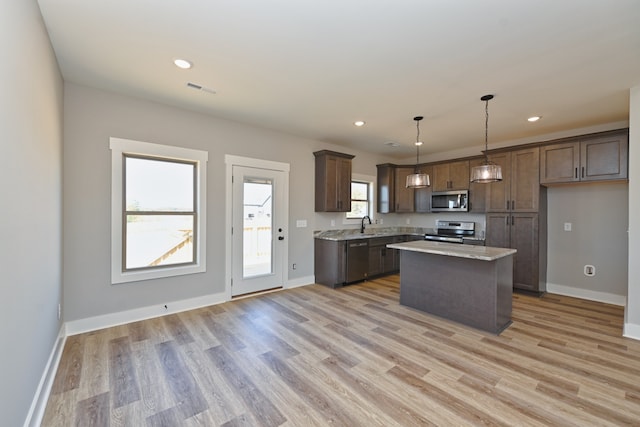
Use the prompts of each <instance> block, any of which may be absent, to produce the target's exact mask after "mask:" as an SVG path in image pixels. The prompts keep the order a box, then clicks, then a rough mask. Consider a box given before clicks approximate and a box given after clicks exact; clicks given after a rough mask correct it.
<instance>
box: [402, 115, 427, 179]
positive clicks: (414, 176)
mask: <svg viewBox="0 0 640 427" xmlns="http://www.w3.org/2000/svg"><path fill="white" fill-rule="evenodd" d="M422 119H423V117H422V116H416V117H414V118H413V120H415V121H416V129H417V135H416V142H415V145H416V168H415V173H412V174H411V175H407V184H406V187H407V188H424V187H428V186H430V185H431V180H430V179H429V175H428V174H426V173H422V172H421V171H420V169H419V165H420V146H421V145H422V142H421V141H420V120H422Z"/></svg>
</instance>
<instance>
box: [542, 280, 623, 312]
mask: <svg viewBox="0 0 640 427" xmlns="http://www.w3.org/2000/svg"><path fill="white" fill-rule="evenodd" d="M547 292H549V293H550V294H559V295H566V296H568V297H575V298H582V299H586V300H589V301H598V302H604V303H607V304H613V305H621V306H623V307H624V306H626V304H627V297H626V296H624V295H616V294H611V293H608V292H600V291H591V290H589V289H580V288H573V287H571V286H564V285H556V284H554V283H547Z"/></svg>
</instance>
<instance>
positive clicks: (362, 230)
mask: <svg viewBox="0 0 640 427" xmlns="http://www.w3.org/2000/svg"><path fill="white" fill-rule="evenodd" d="M365 219H368V220H369V224H371V218H369V215H365V216H363V217H362V221H360V232H361V233H364V220H365Z"/></svg>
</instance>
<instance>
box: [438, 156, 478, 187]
mask: <svg viewBox="0 0 640 427" xmlns="http://www.w3.org/2000/svg"><path fill="white" fill-rule="evenodd" d="M431 186H432V187H433V188H432V189H433V191H448V190H468V189H469V161H468V160H460V161H455V162H447V163H440V164H436V165H433V177H432V178H431Z"/></svg>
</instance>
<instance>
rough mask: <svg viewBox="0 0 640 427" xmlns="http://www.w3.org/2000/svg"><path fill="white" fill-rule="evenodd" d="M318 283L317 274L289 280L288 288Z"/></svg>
mask: <svg viewBox="0 0 640 427" xmlns="http://www.w3.org/2000/svg"><path fill="white" fill-rule="evenodd" d="M314 283H316V276H305V277H297V278H295V279H289V280H287V285H286V289H292V288H298V287H300V286H306V285H312V284H314Z"/></svg>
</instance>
